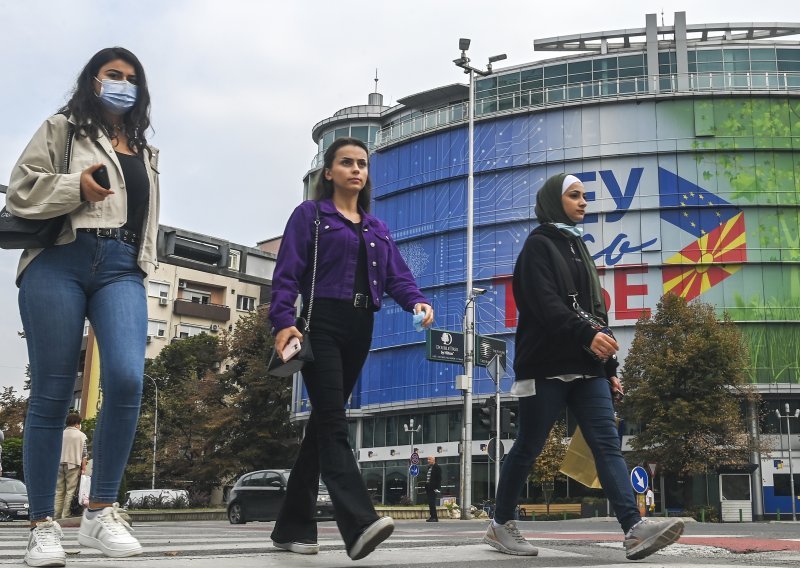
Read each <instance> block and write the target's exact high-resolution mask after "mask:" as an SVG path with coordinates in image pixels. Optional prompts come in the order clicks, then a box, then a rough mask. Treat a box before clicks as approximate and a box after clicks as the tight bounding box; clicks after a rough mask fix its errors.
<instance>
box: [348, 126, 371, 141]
mask: <svg viewBox="0 0 800 568" xmlns="http://www.w3.org/2000/svg"><path fill="white" fill-rule="evenodd" d="M350 136H352V137H353V138H357V139H359V140H361V141H362V142H365V143H367V142H369V127H368V126H351V127H350Z"/></svg>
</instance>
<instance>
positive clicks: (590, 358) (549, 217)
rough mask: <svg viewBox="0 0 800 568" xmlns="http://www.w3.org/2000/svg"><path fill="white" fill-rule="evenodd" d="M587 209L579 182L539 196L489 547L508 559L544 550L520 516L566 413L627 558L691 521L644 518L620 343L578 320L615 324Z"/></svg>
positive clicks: (518, 272) (522, 258) (521, 267)
mask: <svg viewBox="0 0 800 568" xmlns="http://www.w3.org/2000/svg"><path fill="white" fill-rule="evenodd" d="M586 205H587V202H586V192H585V190H584V187H583V184H582V183H581V181H580V180H578V179H577V178H576V177H575V176H571V175H565V174H559V175H556V176H553V177H551V178H550V179H548V180H547V181H546V182H545V184H544V186H543V187H542V188H541V189H540V190H539V193H538V194H537V196H536V209H535V212H536V217H537V218H538V221H539V226H538V227H536V229H534V230H533V231H532V232H531V234H530V235H529V236H528V238H527V240H526V241H525V244H524V246H523V248H522V251H521V252H520V255H519V257H518V258H517V262H516V265H515V267H514V276H513V280H512V285H513V291H514V297H515V298H516V301H517V307H518V309H519V319H518V324H517V332H516V337H515V347H516V353H515V358H514V372H515V375H516V376H515V381H514V384H513V386H512V388H511V394H512V395H514V396H518V397H520V401H519V430H518V435H517V439H516V440H515V442H514V445H513V446H512V448H511V450H510V451H509V453H508V455H507V456H506V459H505V461H504V462H503V467H502V469H501V471H500V480H499V484H498V488H497V506H496V509H495V517H494V520H493V521H492V522H491V523H490V525H489V527H488V529H487V531H486V535H485V536H484V539H483V541H484V542H485V543H486V544H489V545H490V546H492V547H494V548H496V549H497V550H499V551H501V552H504V553H506V554H515V555H521V556H535V555H536V554H537V553H538V551H537V549H536V548H535V547H534V546H532V545H531V544H530V543H529V542H527V541H526V540H525V538H524V537H523V536H522V535H521V534H520V532H519V529H518V528H517V525H516V522H515V521H514V520H513V519H514V511H515V508H516V506H517V502H518V500H519V497H520V494H521V491H522V488H523V486H524V485H525V481H526V480H527V478H528V475H530V470H531V466H533V464H534V462H535V461H536V458H537V457H538V455H539V453H540V452H541V451H542V447H543V446H544V443H545V441H546V439H547V436H548V434H549V432H550V430H551V428H552V427H553V423H554V422H555V421H556V420H557V419H558V418H559V416H560V415H561V414H562V412H564V410H565V409H567V408H568V409H569V411H570V413H571V415H572V416H574V417H575V419H576V420H577V422H578V425H579V426H580V428H581V431H582V432H583V435H584V437H585V439H586V442H587V444H588V445H589V447H590V448H591V450H592V454H593V456H594V459H595V463H596V465H597V473H598V477H599V478H600V482H601V484H602V487H603V491H604V492H605V495H606V497H607V498H608V499H609V501H611V504H612V506H613V508H614V512H615V514H616V516H617V520H618V521H619V523H620V525H621V527H622V530H623V532H624V533H625V541H624V547H625V553H626V556H627V558H628V559H631V560H638V559H640V558H644V557H646V556H649V555H650V554H653V553H654V552H655V551H657V550H659V549H661V548H663V547H665V546H667V545H669V544H671V543H673V542H675V541H676V540H678V538H679V537H680V535H681V534H682V532H683V522H682V521H681V520H680V519H669V520H667V521H665V522H661V523H659V522H654V521H650V520H647V521H645V520H643V519H642V518H641V516H640V515H639V510H638V508H637V506H636V501H635V499H634V496H633V491H632V489H631V486H630V482H629V479H628V472H627V468H626V465H625V460H624V459H623V457H622V451H621V449H620V438H619V432H618V430H617V425H616V420H615V417H614V407H613V402H612V391H613V392H615V393H619V394H620V395H621V394H622V384H621V383H620V381H619V379H618V378H617V377H616V370H617V359H616V352H617V350H618V349H619V346H618V344H617V342H616V340H615V339H614V337H613V335H612V334H611V332H610V330H608V328H607V327H601V328H599V329H598V328H597V326H596V325H593V324H592V323H590V321H588V318H587V317H584V316H581V315H579V310H580V311H582V312H583V313H584V314H587V313H589V314H591V315H592V316H593V317H594V318H595V319H596V320H601V323H602V325H604V326H605V325H607V322H608V317H607V314H606V307H605V302H604V299H603V294H602V290H601V288H600V279H599V277H598V275H597V270H596V268H595V266H594V261H593V260H592V257H591V256H590V255H589V251H588V250H587V248H586V244H585V243H584V242H583V239H582V238H581V229H580V228H578V227H577V224H578V223H580V222H582V221H583V218H584V215H585V212H586ZM609 384H610V385H611V388H609Z"/></svg>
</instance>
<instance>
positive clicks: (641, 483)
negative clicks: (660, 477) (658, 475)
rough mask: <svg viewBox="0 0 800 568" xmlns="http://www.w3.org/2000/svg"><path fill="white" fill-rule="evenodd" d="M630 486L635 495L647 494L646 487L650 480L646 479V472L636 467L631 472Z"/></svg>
mask: <svg viewBox="0 0 800 568" xmlns="http://www.w3.org/2000/svg"><path fill="white" fill-rule="evenodd" d="M631 485H633V490H634V491H636V493H647V487H648V485H650V479H649V478H648V477H647V472H646V471H645V469H644V468H643V467H641V466H638V465H637V466H636V467H635V468H633V469H632V470H631Z"/></svg>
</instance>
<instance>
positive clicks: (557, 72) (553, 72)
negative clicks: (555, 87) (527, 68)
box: [544, 63, 567, 85]
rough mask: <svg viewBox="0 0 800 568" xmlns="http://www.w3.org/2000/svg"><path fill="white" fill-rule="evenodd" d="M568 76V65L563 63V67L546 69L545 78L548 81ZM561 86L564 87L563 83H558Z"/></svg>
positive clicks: (554, 66)
mask: <svg viewBox="0 0 800 568" xmlns="http://www.w3.org/2000/svg"><path fill="white" fill-rule="evenodd" d="M566 74H567V64H566V63H563V64H561V65H550V66H548V67H545V68H544V78H545V80H547V78H549V77H563V76H564V75H566ZM558 84H559V85H563V83H558Z"/></svg>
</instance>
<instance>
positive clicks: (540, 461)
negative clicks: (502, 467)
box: [528, 420, 567, 516]
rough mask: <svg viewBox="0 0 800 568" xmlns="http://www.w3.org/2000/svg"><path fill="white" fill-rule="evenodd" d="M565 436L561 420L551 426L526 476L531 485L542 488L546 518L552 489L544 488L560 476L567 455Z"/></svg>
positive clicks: (565, 431)
mask: <svg viewBox="0 0 800 568" xmlns="http://www.w3.org/2000/svg"><path fill="white" fill-rule="evenodd" d="M566 435H567V426H566V424H565V422H564V421H563V420H559V421H558V422H556V423H555V424H554V425H553V428H551V429H550V434H548V436H547V441H545V443H544V447H543V448H542V453H540V454H539V457H537V458H536V461H535V462H534V464H533V467H532V468H531V471H530V474H529V476H528V479H529V480H530V481H531V483H533V484H534V485H541V486H542V492H543V493H544V500H545V503H546V505H547V515H548V516H550V496H551V495H552V489H550V490H547V489H545V487H547V486H548V485H549V486H550V487H552V484H553V483H554V482H555V480H556V478H557V477H559V476H562V474H561V473H560V472H559V469H560V468H561V462H563V461H564V456H565V455H566V453H567V444H566V442H565V438H566ZM562 477H563V476H562Z"/></svg>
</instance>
